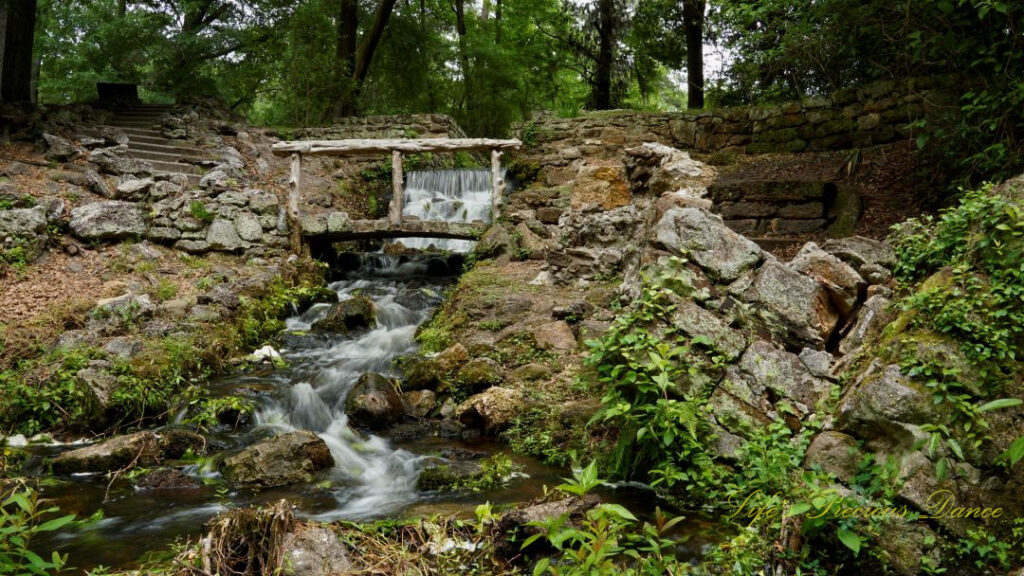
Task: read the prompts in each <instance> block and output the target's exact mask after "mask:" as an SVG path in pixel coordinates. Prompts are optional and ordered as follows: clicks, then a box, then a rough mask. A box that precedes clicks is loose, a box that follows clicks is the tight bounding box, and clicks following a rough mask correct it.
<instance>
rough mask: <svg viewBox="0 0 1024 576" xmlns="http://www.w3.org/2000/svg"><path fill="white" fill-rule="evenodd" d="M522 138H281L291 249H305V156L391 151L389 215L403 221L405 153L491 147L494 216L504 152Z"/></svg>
mask: <svg viewBox="0 0 1024 576" xmlns="http://www.w3.org/2000/svg"><path fill="white" fill-rule="evenodd" d="M522 144H523V143H522V142H520V141H519V140H494V139H490V138H421V139H407V138H403V139H383V138H382V139H361V140H296V141H291V142H278V143H277V144H274V145H273V146H272V147H271V151H272V152H273V153H274V154H275V155H276V156H290V157H291V178H290V179H289V180H288V188H289V193H288V207H287V211H288V220H289V222H288V226H289V231H290V237H289V240H290V243H291V248H292V251H293V252H295V253H296V254H298V253H299V252H301V250H302V228H301V226H300V223H299V195H300V194H301V185H302V157H303V155H308V156H354V155H366V154H387V153H388V152H390V153H391V179H392V190H393V193H392V195H391V204H390V205H389V207H388V218H389V220H390V222H391V225H392V226H393V227H396V228H400V227H401V225H402V203H403V202H404V200H405V187H404V178H403V176H402V154H412V153H418V152H459V151H480V150H490V151H491V187H492V188H493V190H494V195H493V198H492V200H491V219H492V220H494V219H497V218H499V217H500V216H501V203H502V197H503V195H504V192H505V179H504V177H503V176H502V173H501V156H502V153H503V151H504V150H518V149H519V147H520V146H522Z"/></svg>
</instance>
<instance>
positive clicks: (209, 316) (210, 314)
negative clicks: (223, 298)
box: [189, 304, 221, 322]
mask: <svg viewBox="0 0 1024 576" xmlns="http://www.w3.org/2000/svg"><path fill="white" fill-rule="evenodd" d="M189 317H190V318H192V319H193V320H196V321H199V322H216V321H218V320H220V319H221V313H220V309H219V308H217V307H216V306H207V305H203V304H197V305H195V306H193V307H192V309H191V310H190V311H189Z"/></svg>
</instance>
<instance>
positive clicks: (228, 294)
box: [196, 284, 241, 310]
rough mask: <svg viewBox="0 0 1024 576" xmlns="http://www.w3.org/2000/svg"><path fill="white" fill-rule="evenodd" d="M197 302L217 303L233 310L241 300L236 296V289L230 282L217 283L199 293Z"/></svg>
mask: <svg viewBox="0 0 1024 576" xmlns="http://www.w3.org/2000/svg"><path fill="white" fill-rule="evenodd" d="M196 302H198V303H199V304H219V305H220V306H223V307H225V308H227V309H228V310H233V309H235V308H238V305H239V304H240V303H241V301H240V300H239V298H238V290H237V288H235V287H234V286H232V285H231V284H218V285H216V286H214V287H213V288H211V289H210V290H208V291H206V292H204V293H202V294H200V295H199V296H198V298H196Z"/></svg>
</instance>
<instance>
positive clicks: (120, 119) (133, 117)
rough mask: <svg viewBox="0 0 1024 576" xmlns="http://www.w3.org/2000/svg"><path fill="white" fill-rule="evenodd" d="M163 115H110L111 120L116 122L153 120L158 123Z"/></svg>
mask: <svg viewBox="0 0 1024 576" xmlns="http://www.w3.org/2000/svg"><path fill="white" fill-rule="evenodd" d="M163 117H164V115H163V114H118V115H116V116H111V120H113V121H118V122H153V123H156V124H159V123H160V120H162V119H163Z"/></svg>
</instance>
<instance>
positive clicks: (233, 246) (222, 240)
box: [206, 218, 242, 252]
mask: <svg viewBox="0 0 1024 576" xmlns="http://www.w3.org/2000/svg"><path fill="white" fill-rule="evenodd" d="M206 242H207V243H208V244H209V245H210V249H211V250H221V251H224V252H234V251H236V250H238V249H239V248H241V247H242V239H241V238H240V237H239V236H238V232H237V231H236V230H235V225H234V223H233V222H231V220H225V219H223V218H217V219H215V220H214V221H213V222H211V223H210V227H209V228H208V229H207V230H206Z"/></svg>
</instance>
